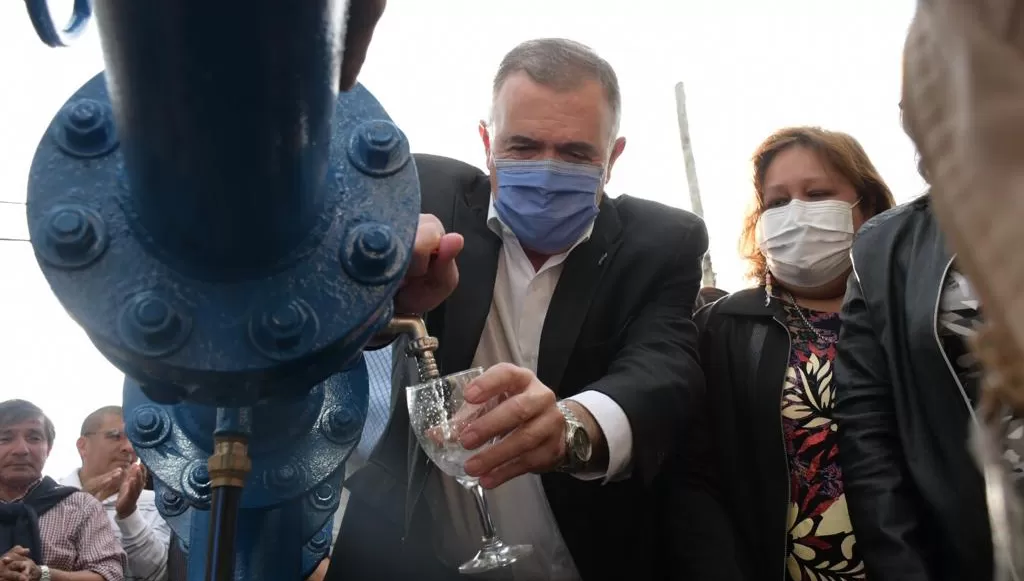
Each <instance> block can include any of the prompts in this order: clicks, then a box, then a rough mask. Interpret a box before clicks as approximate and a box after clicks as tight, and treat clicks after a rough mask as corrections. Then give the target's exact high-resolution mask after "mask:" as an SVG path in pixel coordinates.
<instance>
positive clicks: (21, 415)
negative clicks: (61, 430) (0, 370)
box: [0, 399, 57, 448]
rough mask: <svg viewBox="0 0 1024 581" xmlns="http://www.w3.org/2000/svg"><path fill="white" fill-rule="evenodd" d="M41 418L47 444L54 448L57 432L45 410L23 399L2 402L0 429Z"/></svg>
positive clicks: (0, 407) (0, 404) (0, 406)
mask: <svg viewBox="0 0 1024 581" xmlns="http://www.w3.org/2000/svg"><path fill="white" fill-rule="evenodd" d="M39 418H42V419H43V430H44V431H45V432H46V443H47V444H48V445H49V447H50V448H52V447H53V440H54V439H55V438H56V437H57V430H56V429H55V428H54V427H53V422H51V421H50V418H48V417H46V414H44V413H43V410H41V409H39V406H37V405H36V404H34V403H32V402H30V401H25V400H23V399H9V400H7V401H4V402H0V428H3V427H6V426H13V425H14V424H17V423H19V422H24V421H27V420H37V419H39Z"/></svg>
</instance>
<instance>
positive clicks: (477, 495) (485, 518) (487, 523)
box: [466, 482, 497, 544]
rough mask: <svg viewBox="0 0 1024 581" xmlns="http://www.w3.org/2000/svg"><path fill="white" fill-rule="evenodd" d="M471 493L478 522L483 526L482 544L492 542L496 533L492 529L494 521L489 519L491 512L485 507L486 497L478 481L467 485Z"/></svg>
mask: <svg viewBox="0 0 1024 581" xmlns="http://www.w3.org/2000/svg"><path fill="white" fill-rule="evenodd" d="M466 488H469V490H470V492H472V493H473V500H475V501H476V510H477V512H478V513H480V524H481V525H482V526H483V527H484V544H487V543H490V542H493V541H494V539H495V537H497V533H496V532H495V530H494V521H492V520H491V512H490V511H489V510H488V509H487V498H486V497H485V496H484V487H483V486H480V483H479V482H476V483H473V485H472V486H467V487H466Z"/></svg>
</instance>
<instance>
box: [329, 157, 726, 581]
mask: <svg viewBox="0 0 1024 581" xmlns="http://www.w3.org/2000/svg"><path fill="white" fill-rule="evenodd" d="M416 163H417V167H418V169H419V175H420V182H421V191H422V199H423V205H422V210H423V212H424V213H429V214H433V215H435V216H437V217H438V218H440V220H441V221H442V222H443V223H444V225H445V227H446V229H447V230H448V231H449V232H458V233H460V234H462V235H463V236H464V237H465V248H464V250H463V251H462V253H461V254H460V256H459V258H458V260H457V263H458V267H459V274H460V282H459V286H458V288H457V289H456V290H455V292H454V293H453V294H452V295H451V297H450V298H449V299H448V300H447V301H446V302H445V303H444V304H443V305H442V306H441V307H440V308H438V309H436V310H435V311H433V312H431V313H430V314H429V315H428V317H427V326H428V329H429V330H430V331H431V334H432V335H434V336H435V337H438V339H439V340H440V348H439V349H438V353H437V355H438V361H439V363H440V366H441V371H442V373H452V372H456V371H461V370H464V369H467V368H468V367H469V366H470V364H471V362H472V359H473V356H474V354H475V352H476V348H477V343H478V342H479V340H480V335H481V332H482V330H483V327H484V323H485V321H486V318H487V315H488V312H489V310H490V306H491V299H492V293H493V288H494V281H495V274H496V271H497V262H498V252H499V251H500V249H501V240H500V239H499V238H498V237H497V236H496V235H495V234H494V233H493V232H491V230H490V229H488V227H487V224H486V221H487V208H488V203H489V200H490V184H489V181H488V178H487V176H486V175H485V174H484V173H482V172H481V171H480V170H479V169H477V168H475V167H473V166H470V165H467V164H464V163H461V162H458V161H455V160H451V159H447V158H443V157H436V156H427V155H420V156H417V157H416ZM707 246H708V238H707V230H706V229H705V227H704V223H703V222H702V221H701V220H700V218H698V217H697V216H695V215H693V214H691V213H689V212H685V211H682V210H677V209H673V208H669V207H667V206H664V205H661V204H657V203H654V202H649V201H645V200H640V199H636V198H631V197H628V196H620V197H617V198H607V197H605V198H604V199H603V200H602V202H601V204H600V213H599V214H598V217H597V219H596V222H595V224H594V230H593V234H592V235H591V237H590V239H589V240H588V241H587V242H585V243H583V244H581V245H580V246H578V247H577V248H576V249H575V250H574V251H573V252H572V253H571V254H570V255H569V257H568V258H567V259H566V262H565V267H564V270H563V272H562V275H561V278H560V279H559V282H558V285H557V287H556V290H555V293H554V296H553V298H552V300H551V306H550V307H549V309H548V313H547V317H546V319H545V322H544V328H543V332H542V336H541V344H540V354H539V358H538V365H537V376H538V378H539V379H540V380H541V381H542V382H543V383H544V384H545V385H547V386H548V387H550V388H551V389H552V390H553V391H555V393H556V394H557V395H558V397H559V398H565V397H570V396H572V395H574V394H577V393H579V392H581V391H585V390H597V391H600V392H602V393H604V394H606V395H608V396H609V397H610V398H611V399H613V400H614V401H615V402H616V403H617V404H618V405H619V406H620V407H621V408H622V409H623V411H624V412H625V413H626V415H627V417H628V418H629V420H630V424H631V428H632V434H633V465H632V476H631V477H630V478H628V479H626V480H622V481H618V482H612V483H608V484H602V483H601V482H599V481H598V482H584V481H581V480H579V479H576V478H574V477H572V476H569V475H565V474H560V473H552V474H545V475H544V476H543V483H544V488H545V491H546V492H547V496H548V500H549V503H550V505H551V507H552V510H553V512H554V515H555V517H556V519H557V521H558V523H559V528H560V529H561V532H562V536H563V538H564V539H565V542H566V544H567V545H568V547H569V550H570V552H571V553H572V556H573V559H574V560H575V562H576V565H577V568H578V569H579V571H580V574H581V575H582V577H583V578H584V579H603V578H635V579H651V578H653V577H654V576H655V575H656V573H655V572H656V570H657V569H658V567H659V565H658V562H657V557H658V555H657V551H656V546H657V543H656V542H657V540H658V539H657V537H658V530H659V527H658V520H659V511H661V510H663V509H664V508H665V507H664V505H661V503H660V502H659V497H658V496H657V495H656V494H654V493H653V491H654V489H655V488H656V485H655V483H656V480H657V479H658V477H659V474H661V473H662V467H663V466H664V465H665V464H666V460H667V459H668V458H669V457H670V456H671V455H672V454H673V451H674V449H675V444H676V443H677V434H678V433H679V432H678V430H679V429H680V427H681V426H683V425H685V424H686V423H687V421H688V416H689V414H691V413H692V412H694V411H695V410H697V409H699V406H700V405H701V401H702V399H703V394H704V380H703V375H702V373H701V371H700V368H699V366H698V362H697V347H696V344H697V333H696V328H695V327H694V324H693V322H692V321H691V315H692V309H693V305H694V300H695V298H696V294H697V290H698V288H699V286H700V277H701V266H700V261H701V258H702V256H703V255H704V253H705V252H706V250H707ZM400 365H401V364H400ZM401 387H404V385H395V389H396V391H398V390H400V388H401ZM394 404H395V405H394V407H393V411H392V417H391V422H390V424H389V426H388V428H387V430H386V431H385V433H384V435H383V436H382V438H381V442H380V443H379V444H378V446H377V449H376V450H375V451H374V454H373V455H372V457H371V459H370V461H369V462H368V464H367V466H366V467H364V468H363V469H361V470H360V471H359V472H357V473H356V474H354V475H353V476H352V477H351V478H350V479H349V481H348V482H347V486H348V488H349V489H350V491H351V499H350V501H349V502H350V504H349V507H348V509H347V511H348V512H347V513H346V515H345V520H344V522H343V524H342V527H341V532H340V534H339V538H338V542H337V545H336V546H335V558H334V561H336V563H335V565H334V566H332V569H338V570H339V572H338V573H337V575H335V574H333V573H332V574H331V575H329V577H328V578H329V579H339V580H340V579H342V578H343V577H342V573H341V572H340V571H341V570H342V569H346V570H347V573H345V575H346V576H347V578H350V579H351V578H362V577H361V575H368V574H374V575H376V576H377V578H380V579H404V578H416V579H428V578H437V579H444V578H453V579H454V578H458V576H457V574H454V573H453V574H452V576H451V577H447V574H446V573H444V572H443V571H444V569H445V568H444V567H440V566H439V565H438V564H437V563H436V561H434V560H432V559H431V554H432V552H433V548H432V543H430V535H431V531H432V527H431V526H430V519H431V518H432V517H431V515H430V514H429V510H427V509H426V507H425V505H426V504H427V503H425V502H422V499H421V496H422V492H423V489H424V485H425V482H426V479H427V475H428V474H429V472H430V470H432V469H433V466H432V464H431V463H430V462H429V461H428V460H427V459H426V456H425V455H424V454H423V452H422V451H421V450H420V449H419V448H418V446H417V445H416V444H415V438H414V437H413V436H412V434H411V433H410V430H409V419H408V413H407V410H406V409H405V405H404V397H399V396H396V397H395V398H394ZM443 517H444V516H443V515H440V516H439V518H443ZM373 534H378V535H379V536H377V537H373V538H374V539H375V540H374V541H370V540H369V539H370V538H371V537H372V536H373ZM396 537H397V538H398V539H404V542H402V541H401V540H396ZM382 545H383V546H386V547H390V550H391V551H393V552H392V553H391V556H390V557H388V556H384V557H382V558H380V559H379V560H378V561H377V562H375V563H369V561H367V559H368V558H369V559H373V558H374V557H372V556H370V555H367V553H368V552H370V551H371V550H373V552H379V551H381V550H382V549H381V548H380V547H381V546H382ZM375 546H376V547H377V548H376V549H372V547H375ZM384 550H385V551H387V550H389V549H384ZM396 554H400V555H402V556H401V557H400V558H396V557H395V555H396ZM343 560H344V561H347V562H348V563H342V562H341V561H343ZM358 561H362V562H363V563H365V564H366V568H360V566H359V565H358V564H357V562H358ZM431 561H433V562H431ZM403 567H404V570H401V571H400V570H399V568H403ZM385 569H388V570H387V571H384V570H385ZM431 575H434V577H431Z"/></svg>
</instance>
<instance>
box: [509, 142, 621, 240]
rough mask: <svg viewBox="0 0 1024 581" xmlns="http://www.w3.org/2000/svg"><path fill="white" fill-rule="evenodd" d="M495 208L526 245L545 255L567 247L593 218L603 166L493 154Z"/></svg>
mask: <svg viewBox="0 0 1024 581" xmlns="http://www.w3.org/2000/svg"><path fill="white" fill-rule="evenodd" d="M494 167H495V169H496V170H497V174H498V192H497V199H496V200H495V201H494V209H495V210H496V211H497V212H498V216H499V217H500V218H501V221H502V222H504V223H505V225H506V226H508V227H509V229H510V230H512V233H513V234H515V235H516V238H518V239H519V243H520V244H522V245H523V247H525V248H528V249H530V250H533V251H535V252H540V253H543V254H557V253H559V252H564V251H565V250H568V249H569V247H570V246H572V245H573V244H575V243H576V242H577V241H578V240H579V239H580V238H581V237H582V236H583V233H584V232H586V230H587V228H589V227H590V225H591V224H593V223H594V218H595V217H596V216H597V192H598V190H600V189H601V185H602V182H603V181H604V169H603V168H602V167H601V166H595V165H584V164H577V163H568V162H564V161H555V160H522V161H520V160H509V159H495V160H494Z"/></svg>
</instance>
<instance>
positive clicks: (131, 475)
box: [115, 463, 146, 519]
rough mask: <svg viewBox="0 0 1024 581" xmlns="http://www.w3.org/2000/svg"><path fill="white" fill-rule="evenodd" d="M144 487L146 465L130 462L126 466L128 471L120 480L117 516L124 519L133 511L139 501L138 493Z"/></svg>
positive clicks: (116, 506)
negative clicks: (129, 464) (130, 463)
mask: <svg viewBox="0 0 1024 581" xmlns="http://www.w3.org/2000/svg"><path fill="white" fill-rule="evenodd" d="M145 487H146V467H145V466H143V465H142V464H138V463H136V464H132V465H131V466H129V467H128V473H127V474H126V475H125V477H124V479H123V480H122V481H121V486H120V488H119V490H118V494H117V504H116V505H115V509H116V510H117V518H119V519H126V518H128V517H130V516H131V515H132V513H134V512H135V508H136V506H137V504H138V502H139V495H140V494H142V489H143V488H145Z"/></svg>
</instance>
